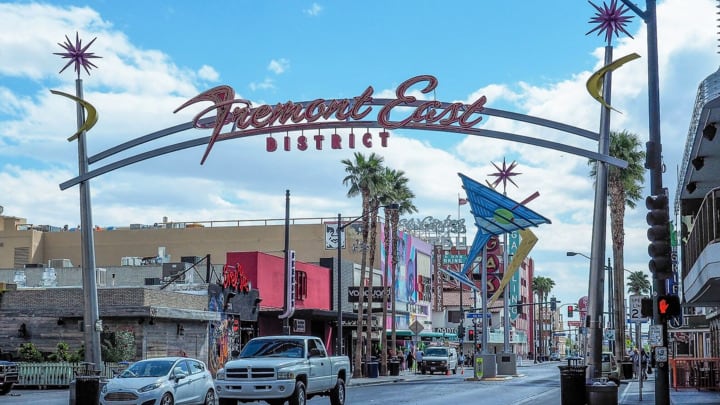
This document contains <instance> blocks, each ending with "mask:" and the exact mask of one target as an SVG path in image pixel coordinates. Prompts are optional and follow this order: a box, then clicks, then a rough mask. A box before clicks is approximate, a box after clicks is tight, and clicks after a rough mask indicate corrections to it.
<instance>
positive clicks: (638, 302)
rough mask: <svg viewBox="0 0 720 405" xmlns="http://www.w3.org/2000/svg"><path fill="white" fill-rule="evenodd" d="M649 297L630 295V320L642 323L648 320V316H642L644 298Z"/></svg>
mask: <svg viewBox="0 0 720 405" xmlns="http://www.w3.org/2000/svg"><path fill="white" fill-rule="evenodd" d="M643 298H647V297H645V296H642V295H631V296H630V322H635V323H642V322H646V320H647V318H645V317H643V316H642V313H641V312H642V299H643Z"/></svg>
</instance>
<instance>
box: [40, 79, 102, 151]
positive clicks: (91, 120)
mask: <svg viewBox="0 0 720 405" xmlns="http://www.w3.org/2000/svg"><path fill="white" fill-rule="evenodd" d="M50 93H52V94H57V95H58V96H64V97H67V98H69V99H71V100H75V101H76V102H78V103H80V105H81V106H83V107H84V108H85V110H86V111H87V119H86V120H85V122H84V123H83V124H82V125H81V126H80V128H78V130H77V132H75V133H74V134H73V135H72V136H71V137H70V138H68V142H72V141H74V140H75V139H77V137H78V136H80V134H81V133H83V131H89V130H90V128H92V127H94V126H95V124H96V123H97V120H98V114H97V110H96V109H95V107H93V105H92V104H90V103H88V102H87V101H85V100H83V99H81V98H79V97H75V96H73V95H72V94H67V93H63V92H62V91H57V90H50Z"/></svg>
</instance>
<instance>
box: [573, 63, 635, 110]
mask: <svg viewBox="0 0 720 405" xmlns="http://www.w3.org/2000/svg"><path fill="white" fill-rule="evenodd" d="M639 57H640V55H638V54H637V53H631V54H630V55H625V56H623V57H622V58H620V59H618V60H616V61H614V62H612V63H611V64H609V65H606V66H604V67H603V68H602V69H600V70H598V71H597V72H595V73H593V74H592V75H591V76H590V78H589V79H588V81H587V83H586V84H585V87H587V91H588V93H590V95H591V96H592V97H593V98H594V99H595V100H597V101H598V102H599V103H600V104H602V105H604V106H605V107H607V108H609V109H611V110H615V109H614V108H613V107H612V106H611V105H610V104H608V103H607V102H605V99H604V98H603V96H602V87H603V79H604V77H605V73H607V72H610V71H613V70H615V69H617V68H619V67H620V66H622V65H624V64H626V63H627V62H630V61H631V60H635V59H637V58H639ZM615 111H617V112H620V111H618V110H615ZM621 114H622V113H621Z"/></svg>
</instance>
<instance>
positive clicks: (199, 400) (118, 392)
mask: <svg viewBox="0 0 720 405" xmlns="http://www.w3.org/2000/svg"><path fill="white" fill-rule="evenodd" d="M100 403H101V404H103V405H124V404H146V403H151V404H159V405H173V404H175V403H177V404H203V405H214V404H215V388H214V384H213V378H212V375H211V374H210V372H209V371H208V369H207V367H206V366H205V363H203V362H202V361H200V360H196V359H191V358H186V357H161V358H155V359H146V360H141V361H138V362H136V363H133V364H132V365H130V367H128V368H127V369H125V370H124V371H123V372H122V373H120V375H119V376H117V377H115V378H112V379H110V380H108V382H107V384H105V386H103V388H102V390H101V392H100Z"/></svg>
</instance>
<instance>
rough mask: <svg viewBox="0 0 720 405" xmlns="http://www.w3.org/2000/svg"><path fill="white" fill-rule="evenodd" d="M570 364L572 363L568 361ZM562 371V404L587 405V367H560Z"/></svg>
mask: <svg viewBox="0 0 720 405" xmlns="http://www.w3.org/2000/svg"><path fill="white" fill-rule="evenodd" d="M568 363H570V362H569V361H568ZM558 368H559V369H560V403H561V404H562V405H585V369H586V368H587V366H581V365H568V366H558Z"/></svg>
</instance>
